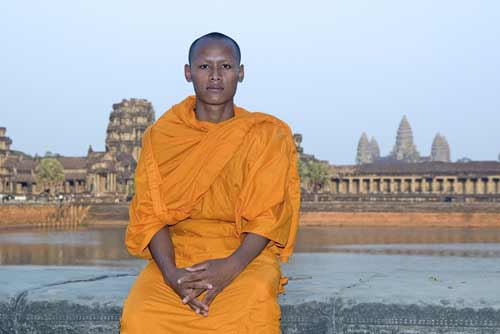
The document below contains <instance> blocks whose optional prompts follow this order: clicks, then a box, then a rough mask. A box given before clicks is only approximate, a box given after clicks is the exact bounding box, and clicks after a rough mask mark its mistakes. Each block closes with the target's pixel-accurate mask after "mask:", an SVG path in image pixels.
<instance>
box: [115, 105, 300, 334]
mask: <svg viewBox="0 0 500 334" xmlns="http://www.w3.org/2000/svg"><path fill="white" fill-rule="evenodd" d="M194 106H195V97H194V96H190V97H188V98H186V99H185V100H184V101H182V102H181V103H179V104H177V105H174V106H173V107H172V108H171V109H170V110H168V111H167V112H166V113H164V114H163V116H162V117H161V118H160V119H158V120H157V121H156V122H155V123H154V124H153V125H152V126H150V127H149V128H148V129H147V130H146V131H145V133H144V136H143V142H142V150H141V154H140V158H139V162H138V165H137V169H136V173H135V179H134V181H135V182H134V185H135V195H134V198H133V200H132V202H131V204H130V223H129V225H128V227H127V233H126V240H125V243H126V246H127V248H128V250H129V252H130V253H131V254H133V255H135V256H139V257H142V258H145V259H148V260H149V261H150V262H149V264H148V265H147V266H146V268H145V269H144V271H143V272H142V273H141V274H140V275H139V277H138V279H137V281H136V282H135V284H134V286H133V287H132V289H131V292H130V294H129V296H128V298H127V300H126V302H125V305H124V311H123V315H122V321H121V325H122V333H142V330H143V329H144V328H147V329H148V331H147V332H148V334H153V333H212V332H213V333H218V332H221V333H231V332H232V329H231V328H234V332H235V333H278V332H279V306H278V305H277V293H278V292H281V291H283V289H282V285H283V284H284V283H285V282H286V279H285V278H283V277H280V276H281V274H280V270H279V263H278V258H279V259H281V261H287V260H288V257H289V256H290V255H291V253H292V251H293V246H294V243H295V236H296V231H297V227H298V214H299V205H300V190H299V177H298V173H297V152H296V149H295V144H294V141H293V137H292V133H291V131H290V129H289V127H288V126H287V125H286V124H285V123H284V122H282V121H280V120H279V119H277V118H275V117H273V116H271V115H267V114H263V113H254V112H248V111H246V110H244V109H243V108H239V107H235V109H234V110H235V115H234V117H232V118H230V119H228V120H226V121H223V122H220V123H210V122H205V121H198V120H197V119H196V117H195V112H194ZM166 225H168V226H169V231H170V234H171V238H172V243H173V245H174V250H175V255H176V264H177V266H181V267H185V266H189V265H192V264H194V263H198V262H201V261H204V260H207V259H213V258H221V257H225V256H229V255H230V254H231V253H232V252H234V251H235V250H236V249H237V248H238V246H239V245H240V243H241V240H242V237H243V235H244V234H245V233H255V234H259V235H262V236H264V237H266V238H268V239H269V240H270V242H269V244H268V246H267V247H266V249H265V250H264V251H263V252H262V253H261V254H260V255H259V256H258V257H257V258H256V259H255V260H254V261H252V263H251V264H250V265H249V266H248V267H247V268H246V269H245V270H244V271H243V272H242V273H241V274H240V275H239V276H238V277H237V278H236V279H235V280H234V281H233V282H232V283H231V284H230V285H229V286H228V287H227V288H226V289H224V290H223V291H222V292H221V293H220V294H219V295H218V296H217V297H216V299H215V300H214V302H213V304H212V306H211V310H210V313H209V316H208V317H207V318H201V317H200V316H198V315H196V314H195V313H194V312H193V311H192V310H191V309H189V307H188V306H186V305H183V304H182V303H181V301H180V298H179V297H178V296H177V295H175V293H174V292H173V291H172V290H171V289H170V287H168V286H167V285H166V284H165V283H164V282H163V278H162V276H161V273H160V272H159V270H158V268H157V267H156V264H155V262H154V261H153V260H152V259H151V254H150V252H149V250H148V244H149V242H150V241H151V239H152V238H153V236H154V235H155V234H156V233H157V232H158V231H159V230H160V229H161V228H162V227H164V226H166ZM256 286H261V287H262V289H255V287H256ZM153 287H156V288H153ZM261 290H262V292H261V293H260V294H259V292H258V291H261ZM255 291H257V295H255V294H254V292H255ZM249 293H251V294H249ZM234 303H239V304H244V305H245V306H244V307H243V309H239V308H238V309H237V310H236V309H234V307H233V306H231V305H235V304H234ZM152 305H155V308H154V310H153V309H151V307H152ZM252 310H253V311H252ZM263 311H265V312H264V315H263V314H262V312H263ZM226 313H228V314H226ZM265 314H268V315H267V316H266V315H265ZM137 315H140V318H136V317H137ZM148 317H150V318H151V321H150V322H148V323H153V324H155V325H151V326H152V327H148V326H149V325H148V326H146V327H144V326H142V327H141V326H139V325H138V321H139V320H140V319H145V318H148ZM254 317H258V318H259V320H255V319H254ZM134 319H137V320H134ZM188 319H189V320H188ZM192 321H194V322H195V323H196V326H195V325H192V324H190V323H191V322H192ZM174 322H175V323H176V324H177V325H175V326H173V325H172V324H173V323H174ZM238 323H239V324H240V325H241V324H246V325H245V326H247V329H246V330H245V331H242V329H241V328H242V327H241V326H237V324H238ZM169 326H170V327H169ZM172 326H173V327H172ZM176 326H177V327H176ZM221 326H223V327H221ZM224 326H225V327H224ZM231 326H233V327H231ZM221 328H224V331H221V330H222V329H221ZM266 328H268V329H266ZM276 328H277V330H278V331H277V332H276ZM183 329H184V330H183ZM211 330H212V331H211ZM144 333H146V331H145V330H144Z"/></svg>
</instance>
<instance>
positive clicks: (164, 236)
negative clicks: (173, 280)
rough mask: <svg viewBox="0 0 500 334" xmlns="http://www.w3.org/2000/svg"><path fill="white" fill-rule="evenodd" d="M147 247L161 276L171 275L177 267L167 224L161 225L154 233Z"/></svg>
mask: <svg viewBox="0 0 500 334" xmlns="http://www.w3.org/2000/svg"><path fill="white" fill-rule="evenodd" d="M148 247H149V251H150V252H151V255H152V256H153V259H154V260H155V262H156V264H157V265H158V268H160V271H161V273H162V274H163V277H164V278H167V277H169V276H171V275H172V274H173V273H174V272H175V270H176V269H177V267H176V266H175V252H174V246H173V245H172V239H170V233H169V231H168V226H165V227H163V228H162V229H161V230H159V231H158V232H157V233H156V234H155V235H154V237H153V239H151V241H150V243H149V246H148Z"/></svg>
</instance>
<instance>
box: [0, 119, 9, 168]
mask: <svg viewBox="0 0 500 334" xmlns="http://www.w3.org/2000/svg"><path fill="white" fill-rule="evenodd" d="M6 132H7V129H6V128H4V127H0V164H1V163H2V162H3V161H4V160H5V158H6V157H8V156H9V152H10V145H12V139H10V138H9V137H7V135H6Z"/></svg>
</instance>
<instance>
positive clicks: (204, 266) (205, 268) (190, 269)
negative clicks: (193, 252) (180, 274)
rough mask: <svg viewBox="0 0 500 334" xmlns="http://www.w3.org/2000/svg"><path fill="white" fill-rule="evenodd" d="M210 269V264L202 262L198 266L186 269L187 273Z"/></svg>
mask: <svg viewBox="0 0 500 334" xmlns="http://www.w3.org/2000/svg"><path fill="white" fill-rule="evenodd" d="M207 268H208V263H206V262H202V263H198V264H194V265H192V266H190V267H187V268H185V269H186V270H187V271H191V272H192V271H201V270H207Z"/></svg>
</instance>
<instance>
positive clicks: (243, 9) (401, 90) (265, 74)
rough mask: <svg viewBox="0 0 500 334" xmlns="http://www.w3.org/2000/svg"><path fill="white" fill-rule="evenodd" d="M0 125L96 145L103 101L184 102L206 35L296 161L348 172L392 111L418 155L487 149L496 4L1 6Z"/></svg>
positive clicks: (73, 148)
mask: <svg viewBox="0 0 500 334" xmlns="http://www.w3.org/2000/svg"><path fill="white" fill-rule="evenodd" d="M0 22H2V23H1V27H2V29H0V43H1V44H0V45H1V53H0V92H1V96H0V115H1V117H0V126H6V127H7V131H8V135H9V136H10V137H11V138H12V139H13V141H14V144H13V146H12V148H13V149H17V150H22V151H25V152H27V153H30V154H34V153H39V154H43V153H44V152H45V151H47V150H50V151H52V152H57V153H60V154H64V155H84V154H86V151H87V148H88V145H89V144H92V146H93V147H94V148H95V149H98V150H103V149H104V138H105V132H106V126H107V121H108V117H109V112H110V111H111V105H112V104H113V103H116V102H119V101H120V100H121V99H122V98H130V97H137V98H146V99H148V100H150V101H151V102H152V103H153V105H154V108H155V111H156V115H157V117H159V116H160V115H161V114H162V113H163V112H164V111H165V110H166V109H167V108H168V107H169V106H171V105H172V104H174V103H176V102H178V101H179V100H181V99H182V98H183V97H184V96H185V95H187V94H190V93H191V92H192V87H191V86H190V84H188V83H186V82H185V80H184V77H183V65H184V63H185V62H186V58H187V49H188V47H189V44H190V43H191V41H192V40H193V39H195V38H196V37H198V36H200V35H203V34H205V33H208V32H211V31H220V32H223V33H226V34H228V35H230V36H232V37H233V38H235V39H236V40H237V41H238V42H239V44H240V46H241V49H242V54H243V56H242V62H243V63H244V64H245V69H246V78H245V81H244V82H243V83H242V84H241V86H240V87H239V91H238V94H237V96H236V102H237V103H238V104H239V105H242V106H243V107H246V108H247V109H250V110H252V111H262V112H267V113H271V114H274V115H276V116H278V117H280V118H281V119H283V120H285V121H286V122H288V123H289V124H290V126H291V127H292V129H293V131H294V132H300V133H302V134H303V136H304V141H303V146H304V148H305V150H306V152H309V153H313V154H315V155H316V156H317V157H318V158H321V159H326V160H329V161H330V162H332V163H342V164H347V163H353V162H354V157H355V151H356V146H357V142H358V139H359V137H360V134H361V132H362V131H366V132H367V133H368V135H369V136H372V135H373V136H375V137H376V139H377V140H378V142H379V145H380V148H381V152H382V154H384V155H385V154H387V153H388V152H389V151H390V150H391V148H392V145H393V143H394V139H395V134H396V130H397V127H398V124H399V122H400V120H401V118H402V116H403V115H404V114H406V115H407V117H408V119H409V121H410V124H411V125H412V128H413V133H414V138H415V142H416V144H417V147H418V149H419V150H420V153H421V154H422V155H428V154H429V152H430V147H431V143H432V139H433V137H434V135H435V134H436V132H438V131H439V132H441V133H442V134H444V135H445V136H446V137H447V139H448V142H449V144H450V146H451V150H452V159H453V160H456V159H457V158H460V157H463V156H467V157H470V158H472V159H475V160H495V159H497V155H498V153H500V131H499V125H500V99H499V98H500V97H499V92H500V43H499V42H500V1H496V0H491V1H481V0H469V1H460V0H453V1H452V0H440V1H436V0H415V1H402V0H393V1H388V0H387V1H376V0H364V1H361V0H359V1H358V0H344V1H326V0H325V1H317V0H309V1H269V0H266V1H261V0H254V1H251V2H250V1H246V2H239V1H234V0H233V1H190V2H181V1H147V0H146V1H124V0H121V1H117V0H106V1H96V0H86V1H67V0H66V1H62V0H61V1H50V0H47V1H35V0H34V1H22V0H21V1H2V2H1V3H0Z"/></svg>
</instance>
